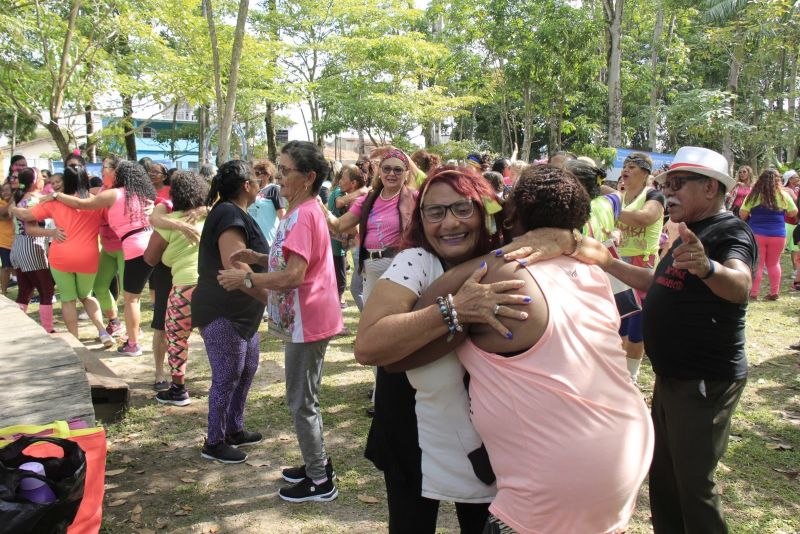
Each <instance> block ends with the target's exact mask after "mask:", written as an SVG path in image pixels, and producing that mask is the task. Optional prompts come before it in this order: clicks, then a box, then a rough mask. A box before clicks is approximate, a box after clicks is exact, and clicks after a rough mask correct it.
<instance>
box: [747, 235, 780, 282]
mask: <svg viewBox="0 0 800 534" xmlns="http://www.w3.org/2000/svg"><path fill="white" fill-rule="evenodd" d="M756 243H757V244H758V268H757V269H756V272H755V273H753V289H751V290H750V296H752V297H756V296H758V292H759V290H760V289H761V278H762V277H763V276H764V264H766V265H767V275H768V276H769V294H770V295H777V294H778V291H780V288H781V253H782V252H783V247H784V245H786V238H785V237H767V236H765V235H758V234H756Z"/></svg>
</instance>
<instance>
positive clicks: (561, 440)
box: [457, 166, 653, 534]
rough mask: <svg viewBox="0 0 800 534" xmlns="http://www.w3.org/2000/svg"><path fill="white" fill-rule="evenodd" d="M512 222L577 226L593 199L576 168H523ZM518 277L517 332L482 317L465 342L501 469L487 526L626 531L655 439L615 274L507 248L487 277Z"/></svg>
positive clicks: (477, 411)
mask: <svg viewBox="0 0 800 534" xmlns="http://www.w3.org/2000/svg"><path fill="white" fill-rule="evenodd" d="M512 198H513V201H512V204H513V214H512V215H511V220H512V221H513V228H512V231H513V233H514V234H516V235H519V234H521V233H522V232H524V231H527V230H531V229H534V228H537V227H541V226H544V225H545V224H546V225H547V226H554V227H560V228H581V226H582V225H583V224H584V222H585V220H586V219H587V218H588V212H589V200H588V197H587V196H586V193H585V191H584V190H583V188H582V187H581V185H580V184H579V183H578V182H577V180H575V179H574V178H573V177H572V175H570V174H568V173H566V172H564V171H562V170H561V169H556V168H555V167H549V166H538V167H529V168H527V169H526V170H525V171H523V173H522V176H521V177H520V180H519V182H518V183H517V186H516V187H515V190H514V192H513V194H512ZM500 280H522V281H524V282H525V286H524V287H523V288H522V289H520V290H518V292H520V293H524V294H525V293H526V294H528V295H529V296H530V297H532V302H531V303H530V304H528V305H526V306H525V307H524V308H525V309H526V311H527V312H528V320H527V321H525V322H520V321H510V320H507V319H504V318H502V317H501V318H500V320H501V321H502V322H503V323H504V324H506V326H508V328H509V329H510V330H511V332H512V333H513V336H512V339H511V340H503V339H502V338H499V337H498V336H497V335H496V334H495V333H494V332H493V331H490V330H488V329H486V328H482V327H480V325H476V326H474V327H473V328H472V329H471V333H470V335H471V338H470V339H469V340H467V341H466V342H465V343H464V344H463V345H461V347H459V349H457V354H458V357H459V359H460V360H461V362H462V364H463V365H464V367H465V368H466V369H467V371H468V372H469V374H470V376H471V382H470V398H471V399H472V405H471V408H472V421H473V424H474V425H475V428H476V429H477V430H478V433H479V434H480V435H481V438H482V439H483V441H484V443H485V445H486V449H487V451H488V453H489V457H490V459H491V462H492V466H493V467H494V470H495V473H496V474H497V488H498V492H497V497H496V498H495V500H494V501H493V503H492V505H491V507H490V512H491V513H492V517H491V518H490V523H489V525H488V527H487V528H488V532H509V531H516V532H519V533H530V534H532V533H545V532H546V533H550V532H580V533H585V534H591V533H613V532H622V531H624V530H625V527H626V525H627V523H628V521H629V519H630V516H631V513H632V511H633V507H634V504H635V502H636V496H637V494H638V491H639V487H640V485H641V483H642V481H643V480H644V478H645V476H646V474H647V470H648V467H649V466H650V460H651V457H652V451H653V428H652V424H651V422H650V417H649V415H648V412H647V407H646V406H645V404H644V402H643V400H642V398H641V395H640V394H639V392H638V390H637V389H636V387H635V386H634V385H633V384H632V382H631V380H630V375H629V373H628V372H627V369H626V364H625V351H624V350H623V349H622V347H621V346H620V343H619V336H618V335H617V329H618V327H619V314H618V313H617V310H616V306H615V304H614V300H613V297H612V293H611V289H610V286H609V283H608V279H607V277H605V276H604V274H603V272H602V271H600V270H599V269H598V268H596V267H593V266H587V265H583V264H581V263H579V262H578V261H576V260H574V259H572V258H570V257H567V256H560V257H557V258H555V259H551V260H547V261H544V262H541V263H537V264H535V265H534V266H532V267H529V268H527V269H519V268H518V266H517V265H515V264H509V263H501V262H500V261H499V260H497V261H496V262H494V263H492V262H490V265H489V273H488V275H487V276H486V277H485V278H484V280H483V282H496V281H500Z"/></svg>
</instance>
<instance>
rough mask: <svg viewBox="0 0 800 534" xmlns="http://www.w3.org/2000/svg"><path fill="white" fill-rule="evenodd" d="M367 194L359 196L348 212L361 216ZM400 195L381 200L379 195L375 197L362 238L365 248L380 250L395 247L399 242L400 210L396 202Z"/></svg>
mask: <svg viewBox="0 0 800 534" xmlns="http://www.w3.org/2000/svg"><path fill="white" fill-rule="evenodd" d="M366 198H367V195H364V196H362V197H359V198H358V199H357V200H356V201H355V202H354V203H353V205H352V206H350V210H349V213H352V214H353V215H355V216H356V217H358V218H359V219H360V218H361V207H362V206H363V205H364V200H366ZM399 201H400V195H397V196H395V197H394V198H393V199H391V200H383V199H382V198H381V197H380V195H378V198H376V199H375V203H374V204H373V205H372V210H370V212H369V217H368V218H367V237H366V238H363V237H362V239H363V245H364V248H366V249H367V250H382V249H384V248H386V247H396V246H398V245H399V244H400V212H399V211H398V209H397V203H398V202H399Z"/></svg>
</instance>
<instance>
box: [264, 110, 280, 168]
mask: <svg viewBox="0 0 800 534" xmlns="http://www.w3.org/2000/svg"><path fill="white" fill-rule="evenodd" d="M264 130H265V131H266V132H267V157H268V158H269V159H270V160H271V161H273V162H277V161H278V143H277V139H276V137H275V104H273V103H272V102H269V101H267V110H266V112H265V113H264Z"/></svg>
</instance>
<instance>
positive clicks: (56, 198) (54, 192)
mask: <svg viewBox="0 0 800 534" xmlns="http://www.w3.org/2000/svg"><path fill="white" fill-rule="evenodd" d="M50 196H52V197H53V200H58V191H53V193H52V194H51V195H50Z"/></svg>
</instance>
